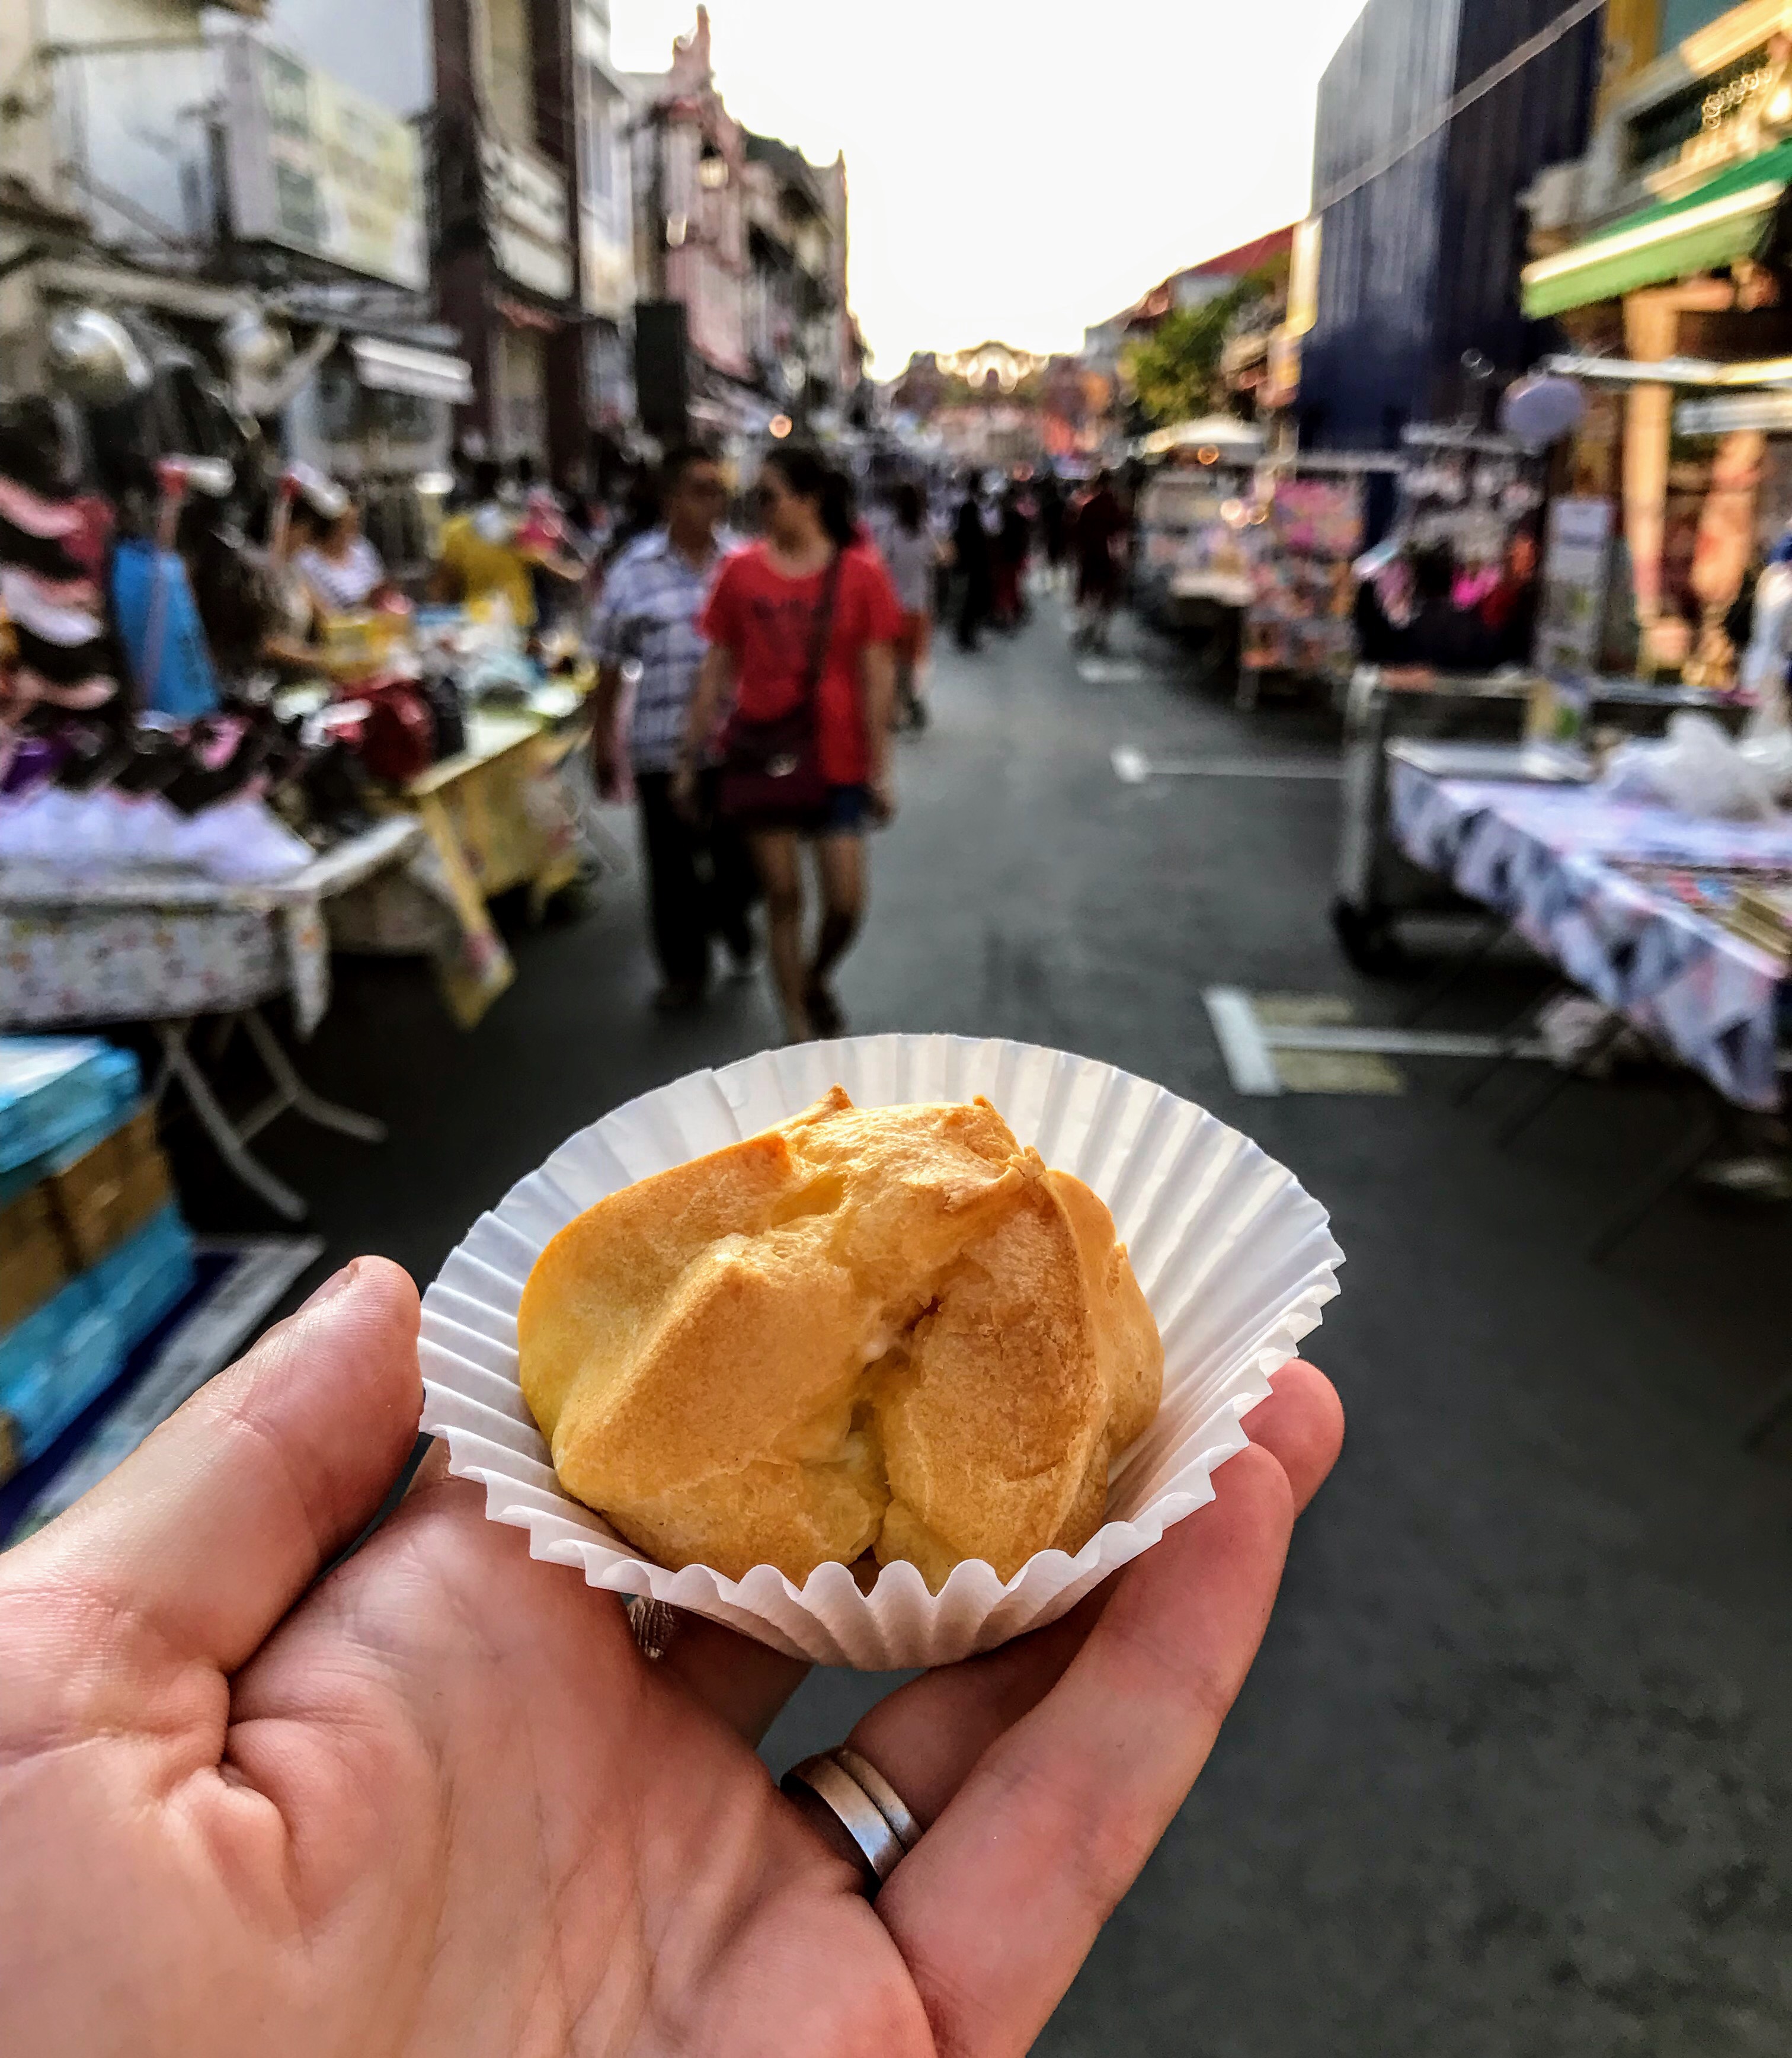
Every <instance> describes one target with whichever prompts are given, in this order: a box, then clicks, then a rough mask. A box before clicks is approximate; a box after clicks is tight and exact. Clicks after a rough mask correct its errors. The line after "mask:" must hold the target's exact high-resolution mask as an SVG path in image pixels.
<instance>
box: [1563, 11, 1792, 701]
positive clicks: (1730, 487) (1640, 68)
mask: <svg viewBox="0 0 1792 2058" xmlns="http://www.w3.org/2000/svg"><path fill="white" fill-rule="evenodd" d="M1604 34H1605V42H1606V62H1605V66H1604V85H1603V88H1602V90H1601V93H1600V98H1599V102H1598V106H1597V113H1596V122H1595V125H1594V127H1593V129H1592V134H1591V135H1590V137H1588V143H1587V147H1586V148H1585V149H1584V150H1583V151H1581V152H1580V153H1577V154H1576V155H1574V156H1572V157H1568V158H1565V159H1564V161H1561V162H1560V163H1557V164H1555V165H1552V166H1550V167H1549V168H1548V169H1547V170H1546V171H1545V172H1544V173H1543V174H1542V176H1540V177H1539V178H1538V179H1537V180H1536V182H1535V184H1534V185H1533V186H1532V189H1531V191H1530V193H1529V194H1528V197H1527V198H1528V206H1529V211H1530V224H1531V242H1530V256H1529V261H1528V264H1526V265H1525V267H1524V281H1523V290H1524V304H1525V307H1526V308H1527V310H1528V312H1530V313H1531V314H1532V316H1536V317H1537V318H1539V319H1547V320H1549V321H1551V322H1552V323H1553V324H1556V325H1558V327H1559V329H1560V332H1561V334H1562V335H1563V336H1564V339H1565V340H1566V341H1567V344H1568V350H1567V352H1565V353H1564V355H1563V357H1562V359H1561V360H1560V361H1561V363H1562V365H1563V367H1564V368H1565V369H1570V370H1572V371H1574V372H1576V374H1577V375H1579V376H1580V377H1581V378H1582V379H1584V381H1585V382H1586V383H1587V390H1588V394H1589V405H1588V412H1587V415H1586V418H1585V419H1584V422H1583V423H1582V425H1581V427H1580V432H1579V434H1578V435H1577V437H1576V445H1575V449H1574V453H1573V465H1574V482H1573V483H1574V485H1575V488H1576V491H1578V492H1580V493H1581V494H1583V495H1588V496H1592V497H1597V498H1602V499H1606V500H1608V502H1609V503H1611V504H1612V507H1613V511H1614V514H1615V516H1616V524H1615V526H1618V527H1620V529H1621V532H1622V534H1623V538H1624V543H1625V546H1626V551H1625V554H1626V556H1627V560H1628V563H1629V566H1630V578H1631V590H1632V598H1633V601H1634V605H1635V615H1636V619H1637V625H1638V628H1639V635H1640V642H1641V655H1642V661H1643V663H1644V664H1645V665H1649V666H1651V667H1655V668H1663V667H1665V668H1671V669H1680V670H1683V671H1684V672H1686V673H1688V675H1690V676H1691V677H1694V678H1695V679H1699V680H1703V681H1710V682H1714V683H1715V682H1722V681H1724V680H1726V679H1727V678H1728V677H1730V676H1731V671H1732V669H1733V666H1734V660H1735V653H1734V652H1733V651H1732V650H1731V649H1730V648H1729V645H1728V642H1727V637H1726V635H1725V634H1724V631H1723V618H1724V616H1725V614H1726V613H1727V610H1728V608H1729V606H1730V604H1731V601H1732V600H1733V599H1734V598H1735V595H1736V593H1737V591H1738V587H1739V585H1740V582H1741V580H1742V575H1743V573H1744V571H1745V570H1746V566H1747V564H1748V562H1749V561H1750V558H1752V557H1754V556H1757V555H1758V554H1759V553H1760V552H1761V551H1762V550H1763V549H1764V548H1765V547H1766V546H1767V545H1768V544H1769V543H1770V542H1773V541H1774V540H1776V539H1777V538H1778V535H1779V534H1780V533H1781V532H1782V530H1784V528H1785V527H1786V524H1787V522H1788V521H1789V520H1792V438H1789V435H1788V433H1787V432H1789V431H1792V406H1788V404H1787V403H1786V399H1785V397H1784V396H1783V395H1782V394H1780V393H1778V392H1777V391H1774V390H1773V387H1774V383H1775V382H1776V381H1777V380H1778V376H1779V374H1780V373H1781V371H1782V370H1783V367H1784V363H1785V360H1786V358H1787V356H1789V355H1792V207H1789V205H1788V201H1787V193H1788V191H1789V190H1792V6H1788V5H1786V4H1785V0H1749V4H1746V5H1743V6H1730V7H1720V6H1712V5H1709V4H1700V3H1699V0H1613V4H1612V6H1610V7H1609V8H1608V10H1607V20H1606V22H1605V26H1604ZM1658 364H1659V365H1660V366H1661V367H1662V375H1660V376H1659V377H1651V375H1650V372H1651V367H1653V366H1655V365H1658Z"/></svg>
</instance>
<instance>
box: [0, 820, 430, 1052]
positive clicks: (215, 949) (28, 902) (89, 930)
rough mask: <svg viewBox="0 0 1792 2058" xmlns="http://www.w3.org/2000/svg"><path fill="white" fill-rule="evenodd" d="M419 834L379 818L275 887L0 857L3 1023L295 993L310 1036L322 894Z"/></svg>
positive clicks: (210, 1006)
mask: <svg viewBox="0 0 1792 2058" xmlns="http://www.w3.org/2000/svg"><path fill="white" fill-rule="evenodd" d="M422 836H423V832H422V828H420V827H419V826H418V824H417V823H415V822H414V821H410V820H391V821H384V822H380V823H379V824H376V825H375V827H374V828H371V829H368V830H367V831H366V832H364V833H363V834H362V835H359V836H351V837H349V838H347V840H345V841H343V843H341V844H338V845H337V847H336V848H335V849H334V850H332V851H330V852H327V853H326V854H325V855H324V856H322V857H320V858H319V859H317V860H315V863H313V864H308V865H307V866H306V868H304V870H303V872H299V873H297V874H296V875H295V876H294V877H293V878H291V879H289V880H284V881H283V882H282V883H281V884H279V885H274V886H227V885H224V884H221V883H220V881H218V880H214V879H208V878H205V877H204V876H201V875H200V874H197V873H194V872H103V873H89V874H84V875H77V874H72V873H69V872H56V871H52V870H50V869H48V868H44V867H41V866H36V865H31V866H26V865H6V866H3V867H0V1028H3V1029H54V1028H58V1027H63V1026H65V1025H72V1024H74V1023H103V1022H157V1021H171V1020H174V1019H178V1018H180V1017H182V1016H184V1015H212V1014H227V1013H230V1012H232V1011H234V1010H236V1009H238V1008H243V1007H255V1006H256V1005H257V1004H258V1003H260V1002H261V1001H264V1000H268V999H272V997H273V995H276V994H278V993H282V992H287V991H290V992H291V995H292V1010H293V1018H294V1021H295V1024H296V1026H297V1028H298V1031H299V1035H301V1036H308V1035H310V1034H311V1031H312V1030H313V1029H315V1027H317V1025H318V1023H319V1022H320V1021H322V1019H323V1014H324V1011H325V1009H326V1008H327V1007H328V1006H329V1003H330V939H329V931H328V928H327V925H326V924H325V921H324V917H323V904H324V902H325V901H326V900H328V899H330V898H331V896H333V895H335V894H337V893H341V892H345V891H346V890H347V888H350V887H351V886H354V885H356V884H359V883H360V882H361V881H362V880H366V879H368V878H371V876H373V875H374V874H375V872H380V871H383V869H384V868H386V867H387V866H389V865H391V864H396V863H398V860H400V859H402V858H403V857H404V856H406V855H407V854H408V853H409V852H410V851H412V850H413V849H414V848H416V847H417V845H418V844H420V843H421V842H422Z"/></svg>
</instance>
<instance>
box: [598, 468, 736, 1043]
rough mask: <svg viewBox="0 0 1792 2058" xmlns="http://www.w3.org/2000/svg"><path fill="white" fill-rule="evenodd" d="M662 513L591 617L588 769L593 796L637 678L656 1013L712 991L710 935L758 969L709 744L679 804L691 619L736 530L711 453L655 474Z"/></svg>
mask: <svg viewBox="0 0 1792 2058" xmlns="http://www.w3.org/2000/svg"><path fill="white" fill-rule="evenodd" d="M661 482H662V483H661V496H660V498H661V519H660V522H659V524H658V526H656V527H654V528H652V529H649V530H648V531H647V532H646V534H644V535H641V536H637V537H636V539H635V541H634V542H632V543H630V544H629V545H628V547H627V548H626V549H625V550H624V551H623V552H622V554H621V555H620V557H618V558H616V562H615V563H614V564H613V565H612V566H610V569H609V576H608V577H607V578H606V579H605V582H604V589H603V593H602V595H601V598H600V599H599V601H598V603H597V610H596V611H595V613H594V614H593V619H592V625H591V644H592V653H593V656H594V657H595V658H596V659H597V693H596V694H595V695H594V696H593V721H594V724H595V726H594V728H593V735H592V766H593V771H594V773H595V774H596V777H597V786H598V790H599V792H600V793H605V792H611V793H613V792H614V791H615V790H616V787H617V785H618V784H619V778H620V771H621V764H620V751H621V749H623V748H624V745H623V743H622V741H621V739H620V736H619V733H618V732H619V724H618V721H617V713H618V709H619V707H620V703H621V700H622V696H623V692H624V685H625V684H626V683H628V681H629V680H630V679H632V683H633V685H634V700H633V705H632V709H631V711H630V713H629V716H628V724H627V729H628V735H627V741H626V746H625V747H626V749H627V753H628V762H629V766H630V769H631V770H632V773H633V780H634V789H635V801H636V810H637V812H638V813H639V816H640V838H641V854H642V858H643V860H644V865H645V868H646V873H647V896H648V918H649V921H650V924H651V926H652V936H653V951H654V955H655V956H656V958H657V959H658V960H659V965H660V987H659V989H658V991H656V993H655V995H654V996H653V1004H654V1006H655V1007H656V1008H658V1009H659V1010H660V1012H661V1013H663V1014H666V1013H672V1012H674V1011H678V1010H680V1009H684V1008H689V1007H696V1006H697V1005H698V1004H699V1003H700V1002H701V1001H702V1000H703V999H704V995H706V994H707V992H708V989H709V976H710V971H711V957H712V953H711V948H710V946H711V940H712V938H714V937H716V936H720V939H721V940H722V942H723V944H724V946H725V948H726V949H727V951H728V956H729V958H730V959H731V963H732V966H733V969H734V972H735V976H736V977H744V976H746V975H747V974H749V973H750V972H751V970H752V967H753V954H754V944H753V932H752V927H751V922H750V920H749V919H748V910H749V909H750V908H751V905H752V902H753V900H754V897H755V896H754V880H753V865H752V860H751V856H749V855H748V853H747V847H746V844H745V843H744V841H743V839H742V836H741V834H740V832H739V829H738V828H735V826H734V824H731V823H730V822H728V821H725V820H720V819H719V818H718V816H717V815H716V780H717V777H718V773H717V770H716V753H715V750H714V749H713V747H712V746H713V741H714V739H713V737H712V736H710V735H708V734H707V733H706V734H705V735H704V736H703V737H700V739H699V741H698V746H697V756H696V785H695V789H694V791H693V792H692V793H691V794H690V795H689V796H688V797H680V799H678V800H677V801H675V800H674V797H673V794H672V781H673V777H674V775H675V773H676V771H677V769H678V764H679V758H680V752H681V751H682V749H683V748H684V737H685V732H686V728H687V725H688V721H689V718H690V712H691V701H692V695H693V693H695V691H696V682H697V673H698V669H699V668H700V665H702V662H703V657H704V650H705V649H706V648H707V647H708V646H706V645H705V643H704V639H703V636H702V634H701V632H700V630H699V629H698V627H697V618H698V616H699V615H700V614H701V613H702V611H703V605H704V598H705V597H706V596H707V594H708V591H709V587H710V584H711V582H712V580H713V578H714V577H715V575H716V570H717V567H718V566H720V563H721V562H722V559H723V558H724V555H725V554H726V553H727V552H728V550H731V549H733V548H735V539H734V538H732V537H731V536H729V535H728V534H726V533H725V532H724V531H723V530H721V529H720V527H719V526H718V525H719V523H720V518H721V515H722V511H723V509H724V507H725V506H726V505H727V503H728V482H727V480H726V479H725V478H724V476H723V473H722V467H721V466H720V464H719V463H717V461H716V455H715V453H714V452H713V451H711V450H709V449H708V448H707V447H705V446H704V445H703V444H701V443H686V444H683V445H680V447H678V448H677V449H676V450H673V451H669V452H668V454H667V457H666V460H665V463H664V466H663V467H662V470H661Z"/></svg>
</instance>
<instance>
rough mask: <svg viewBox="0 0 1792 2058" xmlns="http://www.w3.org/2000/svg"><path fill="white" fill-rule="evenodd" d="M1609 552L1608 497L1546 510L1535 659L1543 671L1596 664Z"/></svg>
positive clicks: (1579, 669) (1574, 669)
mask: <svg viewBox="0 0 1792 2058" xmlns="http://www.w3.org/2000/svg"><path fill="white" fill-rule="evenodd" d="M1611 553H1612V503H1611V502H1610V501H1608V500H1592V499H1563V500H1558V501H1557V502H1556V503H1555V505H1554V506H1553V507H1552V508H1551V509H1550V511H1549V538H1548V542H1547V544H1546V545H1545V546H1544V554H1543V605H1542V608H1541V610H1540V613H1539V614H1538V618H1537V640H1536V663H1537V667H1538V669H1540V670H1541V671H1545V672H1566V673H1577V672H1591V671H1595V670H1596V669H1598V665H1599V655H1600V638H1601V636H1602V634H1603V632H1604V626H1605V588H1606V575H1607V569H1608V565H1609V563H1610V560H1611Z"/></svg>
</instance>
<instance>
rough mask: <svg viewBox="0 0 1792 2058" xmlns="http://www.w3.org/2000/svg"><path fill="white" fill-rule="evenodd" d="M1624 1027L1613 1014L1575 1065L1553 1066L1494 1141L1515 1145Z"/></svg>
mask: <svg viewBox="0 0 1792 2058" xmlns="http://www.w3.org/2000/svg"><path fill="white" fill-rule="evenodd" d="M1625 1027H1627V1025H1626V1023H1625V1021H1624V1017H1623V1015H1619V1014H1616V1013H1614V1014H1613V1015H1612V1019H1611V1020H1610V1022H1608V1023H1607V1024H1606V1026H1605V1027H1604V1028H1603V1029H1602V1030H1601V1031H1600V1033H1599V1035H1598V1036H1597V1037H1596V1039H1594V1041H1593V1043H1592V1045H1591V1046H1590V1047H1588V1049H1587V1050H1586V1051H1584V1052H1583V1053H1582V1054H1581V1055H1580V1058H1579V1059H1577V1060H1576V1063H1573V1064H1572V1065H1560V1066H1556V1067H1552V1071H1551V1076H1550V1077H1549V1078H1548V1079H1545V1080H1544V1083H1543V1086H1542V1087H1541V1089H1540V1091H1538V1092H1537V1093H1536V1094H1535V1095H1533V1096H1532V1099H1529V1100H1528V1101H1527V1102H1525V1103H1524V1106H1522V1107H1521V1108H1520V1109H1519V1110H1518V1112H1517V1113H1516V1114H1512V1115H1509V1116H1508V1117H1507V1118H1506V1119H1505V1121H1504V1122H1501V1125H1500V1126H1499V1127H1498V1128H1497V1130H1495V1131H1494V1133H1493V1140H1494V1142H1496V1143H1498V1144H1501V1145H1502V1146H1503V1145H1505V1144H1508V1143H1512V1142H1516V1141H1517V1138H1518V1134H1519V1131H1520V1130H1524V1129H1528V1128H1529V1126H1531V1124H1532V1122H1535V1121H1536V1118H1537V1117H1538V1116H1539V1115H1540V1114H1542V1112H1543V1111H1544V1109H1545V1108H1546V1107H1548V1106H1551V1105H1552V1103H1553V1102H1556V1100H1558V1099H1560V1097H1561V1095H1564V1093H1566V1092H1567V1091H1568V1088H1569V1087H1571V1086H1572V1085H1573V1084H1574V1083H1575V1081H1576V1079H1584V1078H1585V1077H1586V1072H1585V1070H1584V1067H1586V1066H1588V1065H1589V1064H1591V1063H1592V1062H1593V1060H1594V1059H1596V1058H1600V1057H1603V1056H1604V1054H1605V1053H1606V1052H1607V1051H1609V1050H1610V1049H1611V1047H1612V1045H1613V1044H1614V1043H1616V1042H1617V1040H1618V1039H1619V1038H1620V1036H1621V1035H1623V1034H1624V1030H1625Z"/></svg>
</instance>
